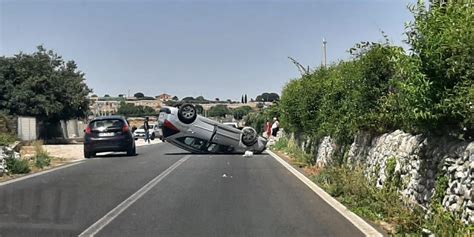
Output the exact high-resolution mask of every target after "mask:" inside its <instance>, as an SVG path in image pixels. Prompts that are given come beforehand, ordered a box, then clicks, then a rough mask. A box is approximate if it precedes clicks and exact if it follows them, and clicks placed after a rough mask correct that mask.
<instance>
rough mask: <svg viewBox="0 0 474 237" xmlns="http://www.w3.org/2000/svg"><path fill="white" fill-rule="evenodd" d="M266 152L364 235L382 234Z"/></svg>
mask: <svg viewBox="0 0 474 237" xmlns="http://www.w3.org/2000/svg"><path fill="white" fill-rule="evenodd" d="M267 153H268V154H270V155H271V156H272V157H273V158H275V160H277V161H278V162H280V164H281V165H283V166H284V167H285V168H286V169H287V170H288V171H290V172H291V173H292V174H293V175H295V176H296V177H297V178H298V179H299V180H301V182H303V183H304V184H306V186H308V187H309V188H310V189H311V190H313V192H315V193H316V194H317V195H318V196H320V197H321V198H322V199H323V200H324V201H325V202H326V203H327V204H329V205H330V206H331V207H332V208H334V209H336V211H338V212H339V213H340V214H341V215H342V216H344V217H345V218H346V219H347V220H349V221H350V222H351V223H352V224H353V225H354V226H355V227H357V228H358V229H359V230H360V231H361V232H362V233H363V234H364V235H365V236H377V237H379V236H383V235H382V234H381V233H380V232H378V231H377V230H376V229H375V228H374V227H372V226H371V225H369V224H368V223H367V222H365V221H364V220H363V219H362V218H360V217H359V216H357V215H356V214H354V213H353V212H351V211H350V210H349V209H348V208H347V207H345V206H344V205H342V204H341V203H340V202H338V201H337V200H336V199H334V198H333V197H331V195H329V194H328V193H326V192H325V191H324V190H323V189H322V188H320V187H319V186H318V185H316V184H315V183H314V182H313V181H311V180H310V179H308V178H307V177H306V176H304V175H303V174H301V173H300V172H299V171H298V170H296V169H295V168H294V167H293V166H291V165H290V164H288V163H287V162H286V161H284V160H283V159H282V158H280V157H279V156H278V155H276V154H275V153H273V152H272V151H270V150H267Z"/></svg>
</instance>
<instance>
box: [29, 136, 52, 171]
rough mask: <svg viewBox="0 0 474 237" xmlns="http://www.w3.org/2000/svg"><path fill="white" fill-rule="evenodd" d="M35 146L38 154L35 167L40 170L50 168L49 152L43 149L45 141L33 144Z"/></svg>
mask: <svg viewBox="0 0 474 237" xmlns="http://www.w3.org/2000/svg"><path fill="white" fill-rule="evenodd" d="M33 146H34V147H35V153H36V156H35V158H34V161H35V166H36V167H37V168H40V169H43V168H44V167H46V166H49V165H50V164H51V157H50V156H49V154H48V152H46V151H45V150H44V149H43V141H41V140H39V141H35V142H33Z"/></svg>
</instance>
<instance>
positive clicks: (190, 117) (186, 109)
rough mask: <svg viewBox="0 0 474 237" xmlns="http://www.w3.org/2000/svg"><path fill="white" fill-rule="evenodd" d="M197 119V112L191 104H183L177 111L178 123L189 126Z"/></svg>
mask: <svg viewBox="0 0 474 237" xmlns="http://www.w3.org/2000/svg"><path fill="white" fill-rule="evenodd" d="M196 117H197V111H196V107H194V105H192V104H184V105H182V106H181V107H179V110H178V118H179V121H181V122H182V123H185V124H190V123H192V122H194V120H196Z"/></svg>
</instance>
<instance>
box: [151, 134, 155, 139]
mask: <svg viewBox="0 0 474 237" xmlns="http://www.w3.org/2000/svg"><path fill="white" fill-rule="evenodd" d="M150 139H151V140H152V141H153V140H155V133H152V134H151V136H150Z"/></svg>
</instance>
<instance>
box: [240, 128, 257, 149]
mask: <svg viewBox="0 0 474 237" xmlns="http://www.w3.org/2000/svg"><path fill="white" fill-rule="evenodd" d="M257 138H258V135H257V131H255V129H254V128H251V127H245V128H243V129H242V139H241V140H242V143H243V144H244V145H246V146H252V145H253V144H255V143H256V142H257Z"/></svg>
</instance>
